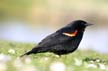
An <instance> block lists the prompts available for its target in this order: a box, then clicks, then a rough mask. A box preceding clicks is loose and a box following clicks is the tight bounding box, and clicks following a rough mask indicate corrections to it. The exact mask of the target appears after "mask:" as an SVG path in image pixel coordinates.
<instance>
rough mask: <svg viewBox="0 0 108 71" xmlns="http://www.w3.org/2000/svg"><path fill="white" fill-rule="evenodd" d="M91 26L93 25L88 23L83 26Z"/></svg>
mask: <svg viewBox="0 0 108 71" xmlns="http://www.w3.org/2000/svg"><path fill="white" fill-rule="evenodd" d="M91 25H93V24H90V23H87V24H85V26H91Z"/></svg>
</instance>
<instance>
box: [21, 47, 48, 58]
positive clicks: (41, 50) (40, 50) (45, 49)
mask: <svg viewBox="0 0 108 71" xmlns="http://www.w3.org/2000/svg"><path fill="white" fill-rule="evenodd" d="M48 50H49V48H44V47H34V48H33V49H32V50H30V51H28V52H26V53H25V54H23V55H21V56H20V57H23V56H25V55H30V54H36V53H42V52H46V51H48Z"/></svg>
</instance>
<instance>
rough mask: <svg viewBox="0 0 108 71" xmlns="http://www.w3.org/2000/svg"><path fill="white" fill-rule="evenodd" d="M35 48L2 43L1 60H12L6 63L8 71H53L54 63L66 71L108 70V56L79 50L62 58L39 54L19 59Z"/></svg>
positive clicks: (32, 45)
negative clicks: (3, 57)
mask: <svg viewBox="0 0 108 71" xmlns="http://www.w3.org/2000/svg"><path fill="white" fill-rule="evenodd" d="M34 46H35V44H30V43H17V42H7V41H0V58H1V56H3V55H2V54H4V55H5V56H9V57H10V58H11V59H10V60H7V62H5V63H4V64H6V68H7V71H27V70H29V69H31V70H32V69H36V70H32V71H52V70H51V69H52V68H51V67H53V66H54V63H55V64H58V66H59V65H60V63H61V65H62V66H63V65H64V67H65V68H64V69H65V70H64V71H107V70H108V60H107V59H108V54H100V53H97V52H95V51H90V50H86V51H82V50H77V51H75V52H74V53H71V54H68V55H63V56H61V57H57V56H56V55H55V54H53V53H39V54H32V55H29V56H25V57H23V58H19V56H20V55H22V54H23V53H25V52H26V51H29V50H30V49H31V48H32V47H34ZM5 59H6V58H5ZM5 59H4V60H5ZM7 59H8V58H7ZM4 60H2V58H1V59H0V61H4ZM0 64H1V63H0ZM55 68H56V67H55ZM58 69H59V68H58ZM61 71H62V70H61Z"/></svg>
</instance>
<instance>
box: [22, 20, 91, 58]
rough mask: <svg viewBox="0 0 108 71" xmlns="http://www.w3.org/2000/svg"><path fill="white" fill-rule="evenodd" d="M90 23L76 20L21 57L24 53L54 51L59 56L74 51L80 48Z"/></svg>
mask: <svg viewBox="0 0 108 71" xmlns="http://www.w3.org/2000/svg"><path fill="white" fill-rule="evenodd" d="M89 25H92V24H89V23H87V22H85V21H83V20H75V21H73V22H71V23H70V24H68V25H66V26H65V27H63V28H61V29H59V30H57V31H56V32H54V33H52V34H51V35H49V36H47V37H46V38H45V39H43V40H42V41H41V42H40V43H39V44H38V45H37V46H36V47H34V48H33V49H32V50H30V51H28V52H27V53H25V54H23V55H21V57H22V56H24V55H30V54H37V53H44V52H53V53H54V54H57V55H59V56H60V55H64V54H68V53H72V52H73V51H75V50H76V49H77V48H78V46H79V43H80V41H81V40H82V37H83V33H84V31H85V28H86V27H87V26H89Z"/></svg>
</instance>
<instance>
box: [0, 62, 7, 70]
mask: <svg viewBox="0 0 108 71" xmlns="http://www.w3.org/2000/svg"><path fill="white" fill-rule="evenodd" d="M6 70H7V67H6V64H5V63H0V71H6Z"/></svg>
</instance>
